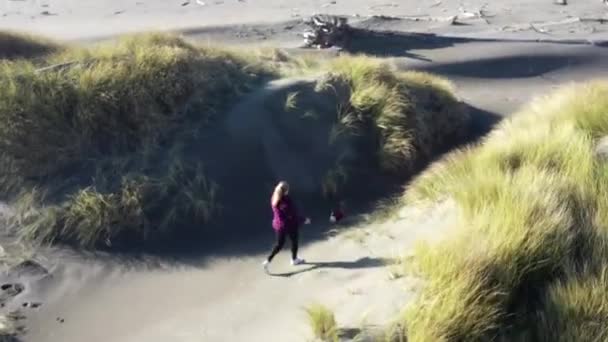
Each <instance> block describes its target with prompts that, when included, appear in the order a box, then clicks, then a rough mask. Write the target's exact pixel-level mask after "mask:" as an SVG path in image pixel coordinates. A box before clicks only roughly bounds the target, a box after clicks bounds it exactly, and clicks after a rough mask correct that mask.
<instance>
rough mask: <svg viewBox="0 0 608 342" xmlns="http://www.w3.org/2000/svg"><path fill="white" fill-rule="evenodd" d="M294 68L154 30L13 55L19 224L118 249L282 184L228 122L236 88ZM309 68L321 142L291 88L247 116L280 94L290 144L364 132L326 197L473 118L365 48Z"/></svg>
mask: <svg viewBox="0 0 608 342" xmlns="http://www.w3.org/2000/svg"><path fill="white" fill-rule="evenodd" d="M298 63H300V64H301V63H302V62H296V61H295V60H289V59H285V60H282V61H279V62H278V63H277V64H272V65H269V64H266V62H261V59H259V57H251V56H249V55H246V54H243V53H242V52H234V51H232V52H230V51H228V50H222V49H213V48H199V47H196V46H194V45H191V44H189V43H187V42H185V41H184V40H182V39H180V38H177V37H174V36H167V35H158V34H148V35H136V36H129V37H126V38H124V39H121V40H120V41H118V42H115V43H110V44H104V45H101V46H99V47H94V48H91V49H78V48H69V49H65V50H63V51H61V52H58V53H56V54H52V55H49V56H46V57H45V58H44V59H42V60H40V59H38V60H35V61H32V60H30V61H24V60H20V61H15V62H6V63H4V64H3V65H2V70H0V78H1V79H2V81H3V84H6V85H7V86H6V87H3V88H2V89H0V123H1V124H0V151H1V152H0V165H1V166H0V191H1V193H3V194H4V197H5V198H4V200H9V201H12V202H14V204H15V207H16V208H17V215H16V216H15V217H14V218H13V226H14V227H15V228H16V229H18V232H19V233H20V234H21V235H22V236H24V237H26V238H28V239H34V240H40V241H44V242H53V241H57V242H67V243H71V244H75V245H78V246H82V247H92V248H95V247H107V246H113V247H116V246H117V244H118V245H120V244H129V245H130V244H131V243H132V242H140V241H142V240H143V241H149V240H150V239H155V240H156V241H163V239H165V238H166V237H168V236H169V235H173V236H175V235H180V234H179V233H178V232H184V231H186V230H200V229H201V227H203V226H206V225H207V226H208V225H209V223H210V222H211V221H212V220H215V219H218V218H219V217H222V215H221V213H222V209H227V211H232V210H233V207H238V206H241V205H243V204H244V205H248V203H247V202H252V201H251V200H250V199H249V198H245V199H240V198H239V199H234V198H231V197H230V196H229V195H227V194H229V193H234V192H235V191H240V192H241V193H246V194H260V193H263V192H266V191H269V189H266V188H264V186H265V182H274V181H275V180H274V179H271V178H272V175H269V171H268V166H267V165H265V163H267V161H266V159H265V156H264V155H257V154H255V152H253V153H249V151H248V152H247V153H240V154H241V155H244V154H246V155H247V156H246V157H242V156H241V157H239V156H238V155H239V152H242V151H238V150H230V148H234V145H235V144H231V143H230V142H229V141H227V140H229V139H228V138H227V137H228V129H227V128H226V127H225V125H226V123H225V122H224V121H225V120H224V119H225V118H226V114H227V113H228V112H229V109H230V107H231V106H233V105H234V103H236V102H238V101H237V98H238V97H239V96H240V95H242V94H244V93H246V92H248V91H250V90H252V89H253V88H254V87H256V86H258V85H260V84H261V83H262V82H261V81H263V80H266V79H268V78H277V77H279V75H280V74H281V72H280V71H281V70H282V68H283V70H287V69H290V70H291V69H294V68H300V66H299V65H300V64H298ZM328 70H331V72H328ZM308 72H316V73H317V72H320V73H322V74H325V77H323V78H322V80H320V81H318V82H316V83H315V84H316V90H314V91H313V92H319V93H320V92H330V93H333V94H334V95H335V96H334V97H333V98H332V100H331V101H330V103H331V106H330V107H328V108H330V110H329V111H327V112H326V113H321V114H322V115H321V116H323V117H321V118H319V117H317V118H318V119H319V120H320V121H318V123H317V125H321V126H323V130H324V132H325V133H324V134H325V137H319V136H318V135H314V134H308V133H306V132H304V131H305V124H304V122H309V121H310V119H311V117H312V116H314V115H303V116H302V117H297V118H296V116H294V115H291V114H290V112H291V111H292V110H293V108H294V107H296V106H297V102H298V99H297V95H296V94H295V93H294V94H289V95H287V96H286V98H285V101H284V102H281V101H282V99H281V98H278V97H277V96H269V99H268V101H269V103H263V105H262V106H259V107H260V108H247V110H246V111H245V112H244V115H245V116H248V117H249V120H251V116H252V115H257V116H256V117H254V118H253V122H255V121H259V120H260V119H259V117H261V114H260V113H261V112H264V111H268V109H267V108H266V107H272V106H271V105H273V104H274V105H276V104H278V103H279V102H281V103H280V106H279V108H280V109H278V113H274V112H273V113H272V114H273V115H271V116H272V118H276V116H277V115H278V116H282V117H283V118H286V119H285V120H287V121H285V122H288V124H286V125H287V126H285V127H283V129H281V130H280V132H281V133H283V134H284V133H285V132H292V133H294V134H292V135H291V136H290V137H289V138H291V139H292V140H293V136H296V135H298V134H300V137H301V140H300V141H298V142H297V144H296V145H298V146H295V147H294V148H299V149H300V150H306V149H307V147H306V146H307V145H310V144H311V142H313V141H319V140H318V139H320V138H321V139H325V138H327V140H326V142H323V143H322V144H321V145H322V146H320V149H319V150H320V151H321V152H319V153H322V154H326V150H328V149H331V147H332V146H333V145H335V144H337V143H338V142H339V141H342V140H343V139H346V140H349V141H355V144H354V145H349V151H350V153H351V154H354V155H355V157H356V158H355V159H356V160H357V163H355V164H348V163H345V162H344V161H345V160H347V158H343V154H337V155H336V158H335V160H334V162H333V163H332V164H331V165H330V166H329V167H328V168H327V169H325V170H323V171H324V172H323V175H322V176H320V177H317V178H319V179H316V180H315V182H317V183H318V192H319V196H320V193H321V190H323V192H324V193H325V194H335V193H337V192H339V191H341V189H342V188H343V187H346V186H356V184H357V183H356V182H354V181H353V178H352V177H350V176H351V175H352V174H353V173H356V172H357V170H358V169H359V168H358V166H361V165H364V166H365V169H366V170H368V171H369V172H373V173H375V174H376V175H377V174H382V173H387V174H395V175H403V174H405V173H407V171H410V170H412V169H413V168H415V166H416V165H417V164H419V163H420V162H422V161H424V160H427V159H428V158H430V157H431V156H432V155H433V154H434V153H436V152H437V151H438V150H439V149H440V148H441V147H442V146H444V145H446V143H447V142H449V141H452V140H453V139H455V138H456V137H460V136H461V135H463V134H465V132H466V127H467V122H468V116H467V115H466V113H465V112H464V110H463V108H462V107H461V105H460V103H459V102H458V101H457V100H456V99H455V97H454V96H453V95H452V92H451V91H452V90H451V87H450V85H449V84H448V83H447V82H445V81H443V80H441V79H438V78H435V77H432V76H430V75H427V74H421V73H412V72H409V73H407V72H406V73H402V72H398V71H396V70H395V69H393V68H391V67H389V66H387V65H385V64H382V63H380V62H379V61H378V60H375V59H369V58H365V57H344V58H341V59H338V60H336V61H331V62H326V63H320V64H319V65H317V67H316V69H315V70H314V71H313V70H312V69H311V70H309V71H308ZM256 94H257V93H256ZM315 94H317V95H319V94H318V93H315ZM252 95H255V94H252ZM272 95H274V94H272ZM317 95H314V96H317ZM275 102H276V103H275ZM313 102H314V101H313ZM275 107H276V106H275ZM274 114H277V115H274ZM290 115H291V116H290ZM294 118H295V119H294ZM242 119H246V118H244V117H243V118H242ZM272 120H274V119H272ZM290 120H291V121H290ZM285 122H284V123H285ZM270 124H272V125H275V124H276V123H275V122H272V123H270ZM289 125H291V126H289ZM288 126H289V127H292V128H293V129H294V130H293V131H289V129H288ZM247 130H249V131H251V129H250V128H249V126H247ZM256 135H262V133H261V131H260V132H254V134H253V136H256ZM218 140H220V141H219V142H218ZM221 140H226V142H222V141H221ZM302 146H304V147H302ZM248 147H249V148H252V151H253V150H255V149H256V148H257V146H253V147H252V146H248ZM290 148H291V147H290ZM224 149H226V150H228V151H231V152H230V153H228V154H230V155H234V156H236V157H230V156H227V155H226V154H223V152H221V151H223V150H224ZM308 150H310V148H308ZM338 150H339V149H338ZM344 151H345V150H344ZM315 153H316V152H315ZM291 154H293V153H291ZM304 156H305V154H298V158H299V159H302V158H304ZM222 158H225V159H226V160H223V159H222ZM220 159H222V160H220ZM312 160H317V159H312ZM223 164H228V165H229V167H228V166H224V165H223ZM235 165H238V167H237V166H235ZM241 166H242V167H241ZM323 167H325V166H323ZM243 168H247V169H248V176H249V178H247V179H243V173H242V170H243ZM254 169H255V170H254ZM258 169H259V170H258ZM211 170H212V171H211ZM257 171H260V172H257ZM231 177H232V178H231ZM260 184H261V185H260ZM256 186H257V188H256ZM248 187H250V188H248ZM264 196H265V195H264ZM230 201H232V202H230ZM236 201H241V202H239V203H238V204H235V203H236ZM233 202H235V203H233ZM255 202H260V201H259V198H258V197H256V199H255ZM264 203H266V202H264ZM264 208H267V207H266V204H265V206H264ZM255 209H256V210H255V211H256V212H259V211H261V210H262V209H259V210H258V209H257V207H256V208H255ZM265 213H266V212H264V213H263V214H265ZM244 215H245V216H247V217H249V216H248V215H249V213H247V214H244ZM264 219H267V218H266V216H264ZM251 221H252V220H248V224H251ZM256 222H257V221H256Z"/></svg>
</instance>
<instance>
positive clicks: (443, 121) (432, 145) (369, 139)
mask: <svg viewBox="0 0 608 342" xmlns="http://www.w3.org/2000/svg"><path fill="white" fill-rule="evenodd" d="M322 69H324V70H331V71H330V72H329V73H328V74H326V76H325V79H324V80H323V81H321V82H320V83H319V84H318V85H317V87H318V88H319V89H332V90H334V91H335V93H336V94H337V96H338V108H337V114H338V115H337V120H336V122H335V125H334V127H333V129H332V132H331V134H330V144H331V143H333V142H336V141H339V140H340V138H341V137H343V136H355V137H360V139H361V140H362V141H364V143H363V144H362V146H365V147H363V148H361V150H360V153H361V154H362V155H365V156H366V157H365V158H366V164H368V165H376V166H377V167H378V168H379V169H380V170H381V171H384V172H387V173H389V174H393V175H396V174H401V175H403V174H410V173H411V172H412V171H413V170H415V168H416V167H417V166H419V165H421V163H423V162H425V161H427V160H429V159H430V158H431V157H433V156H434V155H436V154H437V153H439V152H440V151H441V150H442V148H445V147H446V146H447V145H448V144H450V143H455V142H458V141H459V139H461V138H463V137H464V136H466V135H467V134H468V124H469V120H470V117H469V115H468V113H467V112H466V111H465V110H464V108H463V107H462V104H461V103H460V102H459V101H458V100H457V99H456V98H455V96H454V93H453V87H452V85H451V84H450V83H449V82H448V81H446V80H444V79H441V78H439V77H436V76H433V75H430V74H426V73H421V72H401V71H398V70H396V69H395V68H393V67H392V66H391V65H389V64H387V63H383V62H381V61H379V60H377V59H373V58H368V57H362V56H345V57H340V58H337V59H335V60H332V61H330V62H328V63H326V64H325V65H324V66H323V67H322ZM370 157H371V158H370ZM370 162H371V163H370ZM348 174H349V170H348V169H347V167H346V166H345V165H343V164H342V163H339V162H338V163H336V166H335V168H333V169H332V170H330V172H329V173H328V176H327V181H326V182H325V183H326V184H325V185H324V188H326V189H329V191H328V192H330V193H331V192H332V190H333V191H334V192H336V191H337V190H336V189H339V187H340V185H341V184H345V183H346V182H347V181H348V177H347V176H345V175H348Z"/></svg>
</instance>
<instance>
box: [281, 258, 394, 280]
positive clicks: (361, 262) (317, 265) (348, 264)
mask: <svg viewBox="0 0 608 342" xmlns="http://www.w3.org/2000/svg"><path fill="white" fill-rule="evenodd" d="M391 262H392V260H391V259H388V258H372V257H363V258H359V259H357V260H354V261H326V262H310V261H307V262H305V263H303V264H302V265H304V266H305V267H304V268H302V269H299V270H297V271H292V272H284V273H272V272H271V273H269V274H270V275H271V276H275V277H284V278H288V277H291V276H294V275H297V274H300V273H305V272H310V271H313V270H316V269H323V268H342V269H362V268H374V267H382V266H385V265H387V264H390V263H391Z"/></svg>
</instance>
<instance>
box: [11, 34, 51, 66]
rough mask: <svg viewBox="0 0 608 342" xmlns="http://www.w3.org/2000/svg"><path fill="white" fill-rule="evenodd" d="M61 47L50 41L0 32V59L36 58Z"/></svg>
mask: <svg viewBox="0 0 608 342" xmlns="http://www.w3.org/2000/svg"><path fill="white" fill-rule="evenodd" d="M62 48H63V47H62V46H61V45H60V44H59V43H57V42H54V41H52V40H50V39H46V38H42V37H38V36H34V35H30V34H25V33H18V32H12V31H0V59H11V60H12V59H22V58H25V59H27V58H36V57H42V56H45V55H49V54H51V53H54V52H57V51H60V50H61V49H62Z"/></svg>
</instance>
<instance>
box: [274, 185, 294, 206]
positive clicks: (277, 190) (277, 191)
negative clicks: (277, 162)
mask: <svg viewBox="0 0 608 342" xmlns="http://www.w3.org/2000/svg"><path fill="white" fill-rule="evenodd" d="M287 191H289V184H287V182H285V181H280V182H279V183H278V184H277V186H275V187H274V191H273V192H272V198H271V200H270V203H271V204H272V206H273V207H274V206H276V205H277V204H279V201H280V200H281V198H283V196H285V193H286V192H287Z"/></svg>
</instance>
